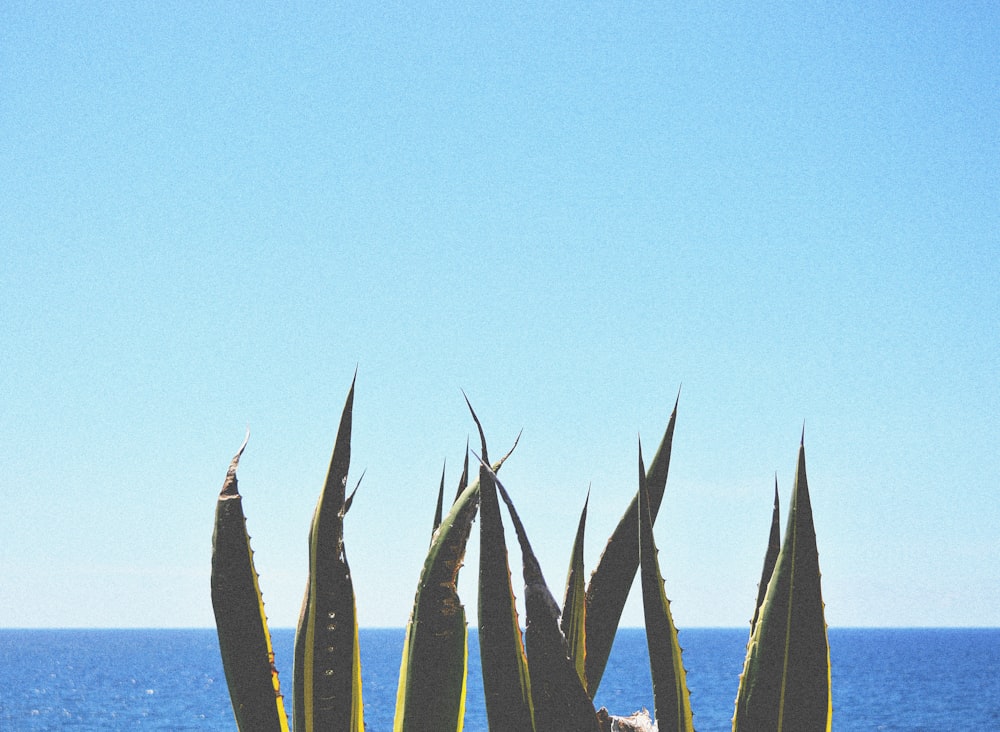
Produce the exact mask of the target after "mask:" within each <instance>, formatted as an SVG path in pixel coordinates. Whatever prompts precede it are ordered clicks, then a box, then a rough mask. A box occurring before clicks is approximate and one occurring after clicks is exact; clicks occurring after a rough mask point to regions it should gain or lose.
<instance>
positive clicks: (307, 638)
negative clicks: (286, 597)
mask: <svg viewBox="0 0 1000 732" xmlns="http://www.w3.org/2000/svg"><path fill="white" fill-rule="evenodd" d="M353 406H354V382H353V381H352V382H351V388H350V391H349V392H348V395H347V401H346V403H345V404H344V411H343V413H342V414H341V418H340V427H339V428H338V430H337V439H336V442H335V443H334V447H333V456H332V457H331V459H330V468H329V471H328V472H327V476H326V484H325V486H324V487H323V492H322V494H321V495H320V498H319V501H318V502H317V504H316V511H315V513H314V514H313V520H312V525H311V527H310V529H309V577H308V581H307V585H306V592H305V597H304V599H303V602H302V613H301V615H300V616H299V623H298V627H297V629H296V632H295V670H294V675H295V683H294V687H293V691H294V697H295V706H294V709H295V732H318V731H319V730H326V729H335V730H344V731H345V732H346V731H347V730H350V731H351V732H363V730H364V705H363V702H362V695H361V657H360V654H359V651H358V620H357V613H356V607H355V600H354V585H353V583H352V581H351V568H350V566H349V565H348V563H347V554H346V551H345V549H344V514H345V513H346V512H347V508H348V507H349V505H350V499H348V498H347V497H346V493H347V473H348V470H349V468H350V464H351V413H352V409H353ZM352 498H353V495H352Z"/></svg>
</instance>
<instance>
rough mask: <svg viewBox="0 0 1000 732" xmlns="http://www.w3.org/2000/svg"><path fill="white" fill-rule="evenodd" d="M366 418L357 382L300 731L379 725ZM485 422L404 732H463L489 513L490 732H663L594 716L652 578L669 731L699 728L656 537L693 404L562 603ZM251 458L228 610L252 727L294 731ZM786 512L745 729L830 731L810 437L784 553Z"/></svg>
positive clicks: (769, 566) (747, 680)
mask: <svg viewBox="0 0 1000 732" xmlns="http://www.w3.org/2000/svg"><path fill="white" fill-rule="evenodd" d="M466 401H467V402H468V400H466ZM353 405H354V384H353V383H352V384H351V388H350V391H349V392H348V396H347V401H346V403H345V405H344V410H343V413H342V416H341V420H340V427H339V429H338V433H337V437H336V441H335V445H334V450H333V456H332V458H331V460H330V469H329V472H328V475H327V479H326V484H325V486H324V488H323V491H322V493H321V495H320V499H319V502H318V503H317V506H316V511H315V514H314V516H313V521H312V525H311V527H310V531H309V579H308V584H307V588H306V592H305V598H304V600H303V604H302V613H301V616H300V619H299V623H298V628H297V630H296V637H295V658H294V680H293V700H294V702H293V722H294V729H295V730H296V732H318V731H319V730H333V731H334V732H340V731H341V730H343V731H345V732H348V731H349V732H361V730H363V729H364V707H363V703H362V683H361V670H360V656H359V649H358V618H357V614H356V611H355V607H356V605H355V597H354V589H353V585H352V582H351V572H350V567H349V565H348V562H347V554H346V550H345V547H344V517H345V515H346V514H347V511H348V510H349V509H350V506H351V502H352V499H353V496H354V494H353V493H352V494H351V495H348V494H347V475H348V471H349V468H350V450H351V418H352V412H353ZM469 410H470V412H471V414H472V417H473V420H474V421H475V424H476V427H477V430H478V432H479V437H480V454H479V455H478V456H476V457H477V460H478V461H479V470H478V480H475V481H473V482H471V483H470V481H469V477H470V476H469V472H470V471H469V460H468V457H466V462H465V467H464V470H463V473H462V478H461V479H460V481H459V486H458V490H457V493H456V497H455V500H454V502H453V503H452V505H451V507H450V509H449V510H448V511H447V512H446V513H445V511H444V500H443V498H444V476H443V475H442V479H441V484H440V487H439V490H438V503H437V510H436V512H435V516H434V530H433V533H432V537H431V543H430V548H429V549H428V552H427V555H426V558H425V560H424V565H423V569H422V570H421V573H420V579H419V582H418V585H417V591H416V595H415V597H414V603H413V609H412V611H411V614H410V619H409V622H408V624H407V627H406V636H405V642H404V647H403V655H402V663H401V665H400V673H399V685H398V690H397V696H396V712H395V720H394V723H393V729H394V732H448V731H449V730H455V732H460V730H462V727H463V724H464V713H465V697H466V679H467V673H468V663H469V659H468V623H467V620H466V614H465V608H464V606H463V605H462V601H461V598H460V597H459V594H458V574H459V570H460V568H461V567H462V563H463V559H464V556H465V548H466V543H467V541H468V539H469V537H470V535H471V532H472V525H473V522H474V520H475V519H476V517H477V514H478V515H479V530H480V552H479V577H478V589H479V603H478V606H479V617H478V629H479V646H480V660H481V663H482V666H483V668H484V669H489V672H488V673H484V674H483V687H484V692H485V699H486V713H487V719H488V724H489V728H490V729H491V730H496V731H497V732H508V731H514V730H516V731H518V732H522V731H524V732H561V731H563V730H565V732H583V731H585V730H593V732H610V731H611V730H652V729H654V723H653V722H652V721H651V720H650V718H649V715H648V714H647V713H646V712H645V711H644V710H643V711H641V712H636V713H634V714H632V715H630V716H614V715H612V714H610V713H609V712H608V710H606V709H604V708H601V709H595V708H594V703H593V699H594V696H595V694H596V692H597V689H598V687H599V686H600V683H601V678H602V676H603V673H604V668H605V666H606V665H607V661H608V657H609V655H610V652H611V646H612V643H613V641H614V637H615V634H616V632H617V630H618V625H619V621H620V619H621V615H622V611H623V609H624V606H625V600H626V597H627V596H628V593H629V590H630V588H631V586H632V584H633V582H634V580H635V575H636V574H637V573H638V574H640V578H641V580H640V581H641V586H642V597H643V611H644V620H645V630H646V637H647V643H648V647H649V659H650V661H649V663H650V674H651V676H652V682H653V698H654V705H655V715H656V722H655V729H657V730H658V731H659V732H667V731H668V730H671V731H674V730H676V731H678V732H680V731H685V732H687V731H690V730H693V729H694V714H693V712H692V709H691V698H690V694H689V692H688V688H687V681H686V671H685V668H684V664H683V652H682V649H681V647H680V644H679V642H678V634H677V628H676V626H675V625H674V622H673V618H672V615H671V611H670V601H669V600H668V599H667V596H666V593H665V591H664V582H663V577H662V575H661V573H660V567H659V562H658V559H657V549H656V545H655V541H654V538H653V530H652V527H653V523H654V521H655V520H656V516H657V513H658V511H659V509H660V505H661V503H662V499H663V495H664V491H665V488H666V482H667V473H668V470H669V466H670V451H671V444H672V440H673V433H674V424H675V421H676V416H677V404H676V403H675V404H674V409H673V412H672V413H671V416H670V420H669V423H668V425H667V428H666V431H665V433H664V436H663V439H662V441H661V443H660V446H659V449H658V450H657V452H656V454H655V456H654V457H653V460H652V462H651V463H650V466H649V469H648V470H647V469H646V468H645V466H644V464H643V459H642V448H641V445H640V447H639V486H638V490H637V491H636V494H635V496H634V497H633V498H632V501H631V503H630V504H629V506H628V507H627V508H626V510H625V513H624V514H623V516H622V518H621V520H620V521H619V524H618V526H617V528H616V529H615V531H614V533H613V534H612V536H611V537H610V539H609V540H608V542H607V545H606V546H605V549H604V552H603V553H602V555H601V558H600V560H599V562H598V564H597V567H596V569H595V570H594V572H593V574H592V575H591V577H590V581H589V583H585V581H584V557H583V536H584V531H585V525H586V514H587V508H586V505H587V504H586V503H585V504H584V508H583V512H582V514H581V516H580V519H579V523H578V528H577V534H576V539H575V541H574V545H573V548H572V552H571V559H570V567H569V571H568V574H567V580H566V587H565V591H564V594H563V602H562V605H561V606H560V604H559V603H558V602H557V601H556V599H555V597H554V596H553V595H552V593H551V592H550V590H549V587H548V585H547V583H546V581H545V578H544V576H543V574H542V569H541V566H540V565H539V563H538V560H537V558H536V557H535V555H534V552H533V551H532V548H531V543H530V541H529V538H528V535H527V532H526V531H525V529H524V526H523V524H522V522H521V519H520V517H519V515H518V513H517V510H516V508H515V506H514V502H513V500H512V499H511V496H510V493H509V492H508V491H507V489H506V488H505V487H504V485H503V483H501V481H500V479H499V478H498V476H497V473H498V472H499V470H500V468H501V466H502V465H503V463H504V461H505V460H506V459H507V457H509V456H510V452H508V453H507V455H505V456H504V457H503V458H502V459H501V460H499V461H497V462H495V463H492V464H491V463H490V461H489V457H488V455H487V446H486V437H485V434H484V431H483V429H482V426H481V424H480V422H479V419H478V417H477V416H476V414H475V412H474V411H473V410H472V406H471V404H470V405H469ZM515 444H516V443H515ZM245 447H246V441H245V440H244V443H243V445H242V446H241V447H240V449H239V451H238V452H237V454H236V457H234V458H233V460H232V463H231V464H230V466H229V470H228V471H227V474H226V479H225V482H224V484H223V488H222V492H221V493H220V495H219V500H218V505H217V508H216V523H215V533H214V536H213V552H212V603H213V608H214V611H215V617H216V627H217V631H218V637H219V649H220V652H221V655H222V661H223V667H224V669H225V673H226V680H227V683H228V686H229V693H230V698H231V700H232V704H233V712H234V715H235V718H236V723H237V726H238V728H239V729H240V730H242V731H243V732H247V731H249V730H253V731H254V732H257V731H260V732H272V731H275V732H281V731H282V730H285V731H287V730H288V729H289V724H288V719H287V716H286V713H285V709H284V702H283V697H282V695H281V691H280V686H279V683H278V675H277V672H276V670H275V667H274V652H273V648H272V646H271V639H270V634H269V632H268V628H267V619H266V617H265V614H264V606H263V602H262V600H261V594H260V586H259V579H258V576H257V573H256V571H255V570H254V566H253V552H252V550H251V549H250V538H249V536H248V534H247V531H246V519H245V516H244V514H243V508H242V499H241V497H240V494H239V491H238V489H237V481H236V469H237V466H238V463H239V458H240V455H242V453H243V450H244V449H245ZM512 449H513V448H512ZM467 455H468V450H467ZM355 490H356V489H355ZM501 504H503V506H504V507H505V508H506V510H507V513H508V514H509V516H510V519H511V522H512V524H513V526H514V529H515V534H516V536H517V541H518V544H519V546H520V550H521V551H520V553H521V559H522V574H523V580H524V594H523V597H524V604H525V623H524V628H523V629H522V627H521V623H520V619H519V614H518V610H517V605H516V601H515V597H514V592H513V585H512V580H511V572H510V565H509V555H508V553H507V546H506V539H505V536H504V528H503V522H502V520H501V519H502V512H501ZM778 516H779V511H778V500H777V486H775V503H774V511H773V519H772V526H771V533H770V540H769V544H768V550H767V552H766V554H765V560H764V568H763V571H762V575H761V583H760V591H759V593H758V597H757V601H756V603H755V608H754V614H753V620H752V621H751V631H750V639H749V642H748V644H747V654H746V660H745V664H744V670H743V673H742V674H741V676H740V681H739V689H738V692H737V697H736V708H735V714H734V716H733V730H734V731H737V730H740V731H754V732H759V731H760V730H777V731H779V732H780V731H784V732H810V731H811V730H829V729H830V726H831V718H832V703H831V696H830V654H829V643H828V640H827V627H826V623H825V620H824V606H823V601H822V593H821V589H820V573H819V562H818V556H817V551H816V534H815V529H814V527H813V520H812V509H811V505H810V501H809V490H808V485H807V480H806V468H805V448H804V440H803V442H802V443H800V446H799V456H798V468H797V475H796V480H795V486H794V488H793V491H792V501H791V508H790V512H789V516H788V521H787V526H786V529H785V536H784V540H783V542H779V534H780V531H779V521H778Z"/></svg>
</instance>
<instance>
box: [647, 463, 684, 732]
mask: <svg viewBox="0 0 1000 732" xmlns="http://www.w3.org/2000/svg"><path fill="white" fill-rule="evenodd" d="M638 533H639V555H640V556H639V566H640V568H641V571H640V575H641V578H642V604H643V611H644V613H645V621H646V644H647V645H648V647H649V669H650V673H651V674H652V677H653V701H654V704H655V706H656V723H657V729H658V730H660V732H673V731H674V730H676V731H677V732H694V722H693V721H692V714H691V696H690V694H689V692H688V687H687V673H686V671H685V670H684V663H683V657H682V652H681V646H680V642H679V640H678V638H677V627H676V626H675V625H674V619H673V616H672V615H671V612H670V600H668V599H667V595H666V592H665V591H664V588H663V576H662V575H661V574H660V564H659V561H658V559H657V556H656V555H657V553H658V552H657V549H656V544H655V542H654V539H653V524H652V519H651V517H650V512H649V489H648V487H647V481H646V469H645V467H644V466H643V464H642V446H641V445H640V446H639V522H638Z"/></svg>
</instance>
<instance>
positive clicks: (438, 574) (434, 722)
mask: <svg viewBox="0 0 1000 732" xmlns="http://www.w3.org/2000/svg"><path fill="white" fill-rule="evenodd" d="M441 485H442V490H443V486H444V483H443V479H442V484H441ZM440 495H441V493H439V499H440ZM439 506H440V503H439ZM478 506H479V484H478V483H476V484H474V485H471V486H468V487H467V488H466V489H465V490H464V491H463V492H462V494H461V495H460V496H459V497H458V500H456V501H455V503H454V504H453V505H452V507H451V510H450V511H449V512H448V515H447V516H446V517H445V518H444V519H443V521H442V522H441V523H440V525H439V526H438V528H437V530H436V531H435V532H434V537H433V539H432V541H431V547H430V550H429V551H428V553H427V558H426V559H425V560H424V568H423V571H422V572H421V574H420V583H419V584H418V586H417V594H416V597H415V599H414V601H413V611H412V612H411V614H410V622H409V623H408V625H407V628H406V640H405V642H404V645H403V659H402V663H401V664H400V669H399V687H398V690H397V692H396V716H395V720H394V722H393V730H394V732H404V731H405V732H413V731H423V730H427V731H428V732H447V731H450V730H456V731H460V730H461V729H462V725H463V724H464V717H465V695H466V678H467V672H468V663H469V648H468V626H467V625H466V620H465V608H464V607H463V606H462V603H461V600H460V599H459V597H458V589H457V583H458V571H459V569H460V568H461V566H462V560H463V558H464V557H465V546H466V543H467V542H468V539H469V534H470V532H471V530H472V521H473V519H474V518H475V516H476V510H477V509H478Z"/></svg>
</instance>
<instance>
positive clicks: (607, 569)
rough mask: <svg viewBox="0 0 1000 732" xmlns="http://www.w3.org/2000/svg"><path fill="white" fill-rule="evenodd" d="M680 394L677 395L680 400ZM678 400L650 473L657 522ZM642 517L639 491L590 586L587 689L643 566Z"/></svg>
mask: <svg viewBox="0 0 1000 732" xmlns="http://www.w3.org/2000/svg"><path fill="white" fill-rule="evenodd" d="M679 400H680V394H678V395H677V401H679ZM677 401H675V402H674V409H673V411H672V412H671V413H670V421H669V422H668V424H667V429H666V432H664V434H663V440H662V442H660V447H659V449H658V450H657V451H656V455H654V456H653V462H652V463H651V464H650V466H649V472H648V473H647V475H646V481H647V486H648V488H649V510H650V516H651V517H652V520H653V522H654V523H655V522H656V514H657V512H658V511H659V509H660V502H661V501H662V500H663V492H664V490H665V489H666V485H667V472H668V470H669V468H670V447H671V444H672V442H673V439H674V424H675V423H676V421H677ZM638 521H639V494H638V492H636V495H635V497H634V498H633V499H632V502H631V503H630V504H629V507H628V508H627V509H626V510H625V514H624V515H623V516H622V517H621V520H620V521H619V522H618V526H617V527H616V528H615V530H614V533H613V534H612V535H611V538H610V539H608V543H607V545H606V546H605V547H604V552H603V553H602V554H601V558H600V560H599V562H598V564H597V569H595V570H594V573H593V574H592V575H591V577H590V585H589V586H588V587H587V630H586V635H587V690H588V691H589V692H590V693H591V695H594V694H596V693H597V688H598V686H600V684H601V678H602V677H603V676H604V667H605V666H606V665H607V663H608V656H609V655H610V654H611V646H612V644H613V643H614V640H615V634H616V633H617V632H618V623H619V622H620V620H621V616H622V611H623V610H624V609H625V600H626V599H627V598H628V593H629V590H630V589H631V588H632V581H633V580H634V579H635V573H636V570H637V569H638V568H639V537H638V535H637V533H636V530H635V527H636V524H637V522H638Z"/></svg>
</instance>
